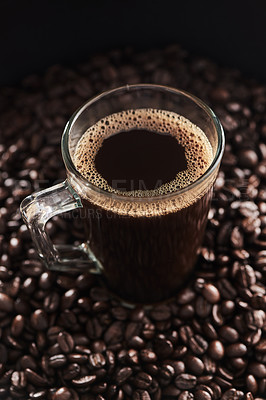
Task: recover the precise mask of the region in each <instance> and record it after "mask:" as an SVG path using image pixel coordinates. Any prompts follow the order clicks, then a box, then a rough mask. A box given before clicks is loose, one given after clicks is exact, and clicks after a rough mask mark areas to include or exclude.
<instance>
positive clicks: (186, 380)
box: [175, 374, 197, 389]
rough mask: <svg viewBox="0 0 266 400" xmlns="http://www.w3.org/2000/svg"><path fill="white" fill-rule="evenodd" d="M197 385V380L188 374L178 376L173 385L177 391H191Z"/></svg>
mask: <svg viewBox="0 0 266 400" xmlns="http://www.w3.org/2000/svg"><path fill="white" fill-rule="evenodd" d="M196 384H197V378H196V376H194V375H190V374H180V375H178V376H177V377H176V378H175V385H176V386H177V387H178V389H192V388H194V387H195V386H196Z"/></svg>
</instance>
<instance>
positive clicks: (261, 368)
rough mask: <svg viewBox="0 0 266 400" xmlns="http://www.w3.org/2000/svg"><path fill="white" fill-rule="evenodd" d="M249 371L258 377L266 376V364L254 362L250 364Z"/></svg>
mask: <svg viewBox="0 0 266 400" xmlns="http://www.w3.org/2000/svg"><path fill="white" fill-rule="evenodd" d="M249 372H250V373H251V374H252V375H254V376H255V377H256V378H266V366H265V365H264V364H262V363H259V362H252V363H251V364H250V365H249Z"/></svg>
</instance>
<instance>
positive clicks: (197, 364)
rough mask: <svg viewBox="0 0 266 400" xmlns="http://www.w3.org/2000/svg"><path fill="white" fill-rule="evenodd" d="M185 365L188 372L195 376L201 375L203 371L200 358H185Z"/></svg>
mask: <svg viewBox="0 0 266 400" xmlns="http://www.w3.org/2000/svg"><path fill="white" fill-rule="evenodd" d="M185 365H186V368H187V369H188V371H189V372H191V373H192V374H195V375H197V376H198V375H202V373H203V371H204V364H203V362H202V361H201V359H200V358H198V357H195V356H187V357H186V358H185Z"/></svg>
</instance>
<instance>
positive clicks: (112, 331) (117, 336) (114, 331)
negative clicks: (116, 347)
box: [104, 321, 124, 345]
mask: <svg viewBox="0 0 266 400" xmlns="http://www.w3.org/2000/svg"><path fill="white" fill-rule="evenodd" d="M123 330H124V325H123V322H120V321H116V322H113V323H112V324H111V325H110V327H109V328H108V329H107V331H106V332H105V334H104V340H105V341H106V343H107V344H108V345H110V344H116V343H120V342H121V340H122V339H123Z"/></svg>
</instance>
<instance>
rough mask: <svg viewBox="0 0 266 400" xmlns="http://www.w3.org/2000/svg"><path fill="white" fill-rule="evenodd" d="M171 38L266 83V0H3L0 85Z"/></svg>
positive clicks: (0, 39)
mask: <svg viewBox="0 0 266 400" xmlns="http://www.w3.org/2000/svg"><path fill="white" fill-rule="evenodd" d="M171 43H179V44H181V45H182V46H183V47H184V48H185V49H187V50H189V51H191V52H193V53H194V54H198V55H202V56H207V57H209V58H210V59H212V60H214V61H215V62H217V63H219V64H220V65H223V66H228V67H236V68H239V69H241V70H242V71H243V72H244V73H245V74H246V76H250V77H255V78H258V79H259V80H260V81H264V82H266V3H265V1H264V0H252V1H249V0H248V1H238V0H230V1H229V0H223V1H222V0H219V1H215V0H212V1H209V0H208V1H204V0H201V1H196V0H195V1H191V0H184V1H179V0H175V1H174V0H173V1H169V0H162V1H156V0H155V1H152V0H142V1H139V0H136V1H131V2H129V1H127V0H115V1H112V0H108V1H107V0H95V1H91V0H87V1H85V0H72V1H67V0H32V1H29V0H28V1H27V0H1V2H0V49H1V50H0V85H3V84H15V83H17V82H18V81H19V80H20V79H21V78H22V77H24V76H26V75H28V74H31V73H36V72H37V73H42V72H43V71H44V70H45V69H46V68H47V67H48V66H50V65H53V64H55V63H61V64H64V65H72V64H75V63H76V62H80V61H83V60H88V59H89V56H90V54H91V53H95V52H98V51H102V50H108V49H110V48H117V47H124V46H127V45H131V46H133V47H134V48H136V49H145V48H152V47H163V46H164V45H165V44H171Z"/></svg>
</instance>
